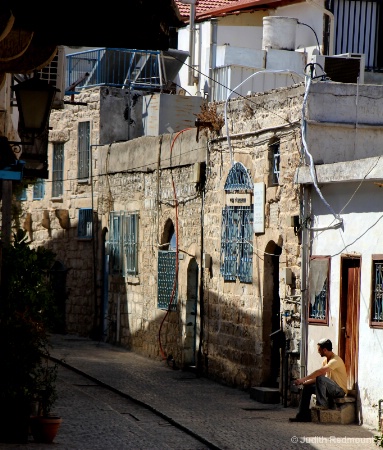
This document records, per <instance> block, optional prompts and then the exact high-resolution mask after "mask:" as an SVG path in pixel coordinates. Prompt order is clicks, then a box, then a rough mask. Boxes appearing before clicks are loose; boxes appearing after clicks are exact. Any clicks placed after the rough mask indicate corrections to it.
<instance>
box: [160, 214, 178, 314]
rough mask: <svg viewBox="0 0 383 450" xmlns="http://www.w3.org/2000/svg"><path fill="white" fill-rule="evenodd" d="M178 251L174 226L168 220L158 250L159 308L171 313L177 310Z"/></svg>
mask: <svg viewBox="0 0 383 450" xmlns="http://www.w3.org/2000/svg"><path fill="white" fill-rule="evenodd" d="M176 250H177V249H176V233H175V228H174V224H173V222H172V221H171V220H170V219H168V220H167V221H166V223H165V226H164V232H163V234H162V237H161V247H160V249H159V250H158V268H157V276H158V281H157V307H158V308H160V309H170V310H171V311H175V310H176V307H177V296H178V292H177V291H178V289H177V285H174V283H176V282H177V280H176ZM174 288H175V290H174ZM173 290H174V292H173Z"/></svg>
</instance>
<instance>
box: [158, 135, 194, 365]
mask: <svg viewBox="0 0 383 450" xmlns="http://www.w3.org/2000/svg"><path fill="white" fill-rule="evenodd" d="M190 129H191V128H184V129H183V130H181V131H179V132H178V133H177V134H176V135H175V137H174V139H173V140H172V143H171V146H170V159H171V158H172V153H173V147H174V143H175V142H176V140H177V139H178V137H179V136H180V135H181V134H182V133H184V132H185V131H187V130H190ZM172 187H173V195H174V207H175V227H174V231H175V235H176V267H175V272H174V281H173V289H172V292H171V295H170V299H169V305H168V308H167V310H166V314H165V315H164V317H163V319H162V321H161V324H160V328H159V330H158V344H159V347H160V352H161V356H162V358H163V359H167V357H166V354H165V351H164V349H163V347H162V342H161V330H162V326H163V324H164V322H165V319H166V317H167V316H168V314H169V312H170V308H171V305H172V303H173V300H174V296H175V293H176V289H177V285H178V263H179V261H178V200H177V191H176V187H175V183H174V178H173V174H172Z"/></svg>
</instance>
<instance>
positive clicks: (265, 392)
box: [250, 386, 281, 403]
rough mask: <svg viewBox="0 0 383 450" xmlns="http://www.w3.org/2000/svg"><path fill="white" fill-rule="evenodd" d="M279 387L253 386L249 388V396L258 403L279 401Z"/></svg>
mask: <svg viewBox="0 0 383 450" xmlns="http://www.w3.org/2000/svg"><path fill="white" fill-rule="evenodd" d="M280 397H281V395H280V392H279V388H270V387H261V386H255V387H252V388H250V398H252V399H253V400H256V401H257V402H260V403H280V401H281V398H280Z"/></svg>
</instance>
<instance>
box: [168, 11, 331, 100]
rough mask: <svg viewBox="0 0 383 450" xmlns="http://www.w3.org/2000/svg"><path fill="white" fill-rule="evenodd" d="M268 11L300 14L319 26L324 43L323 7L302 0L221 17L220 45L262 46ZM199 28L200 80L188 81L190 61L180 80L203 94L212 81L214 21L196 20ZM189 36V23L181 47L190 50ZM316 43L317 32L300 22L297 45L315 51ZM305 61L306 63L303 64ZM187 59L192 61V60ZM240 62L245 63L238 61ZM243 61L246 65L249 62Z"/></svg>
mask: <svg viewBox="0 0 383 450" xmlns="http://www.w3.org/2000/svg"><path fill="white" fill-rule="evenodd" d="M267 15H273V16H285V17H293V18H297V19H298V20H299V22H301V23H305V24H307V25H309V26H310V27H312V28H313V29H314V30H315V33H316V34H317V37H318V39H319V42H320V44H322V37H323V36H322V34H323V32H322V30H323V13H322V12H321V10H320V9H319V8H316V7H314V6H312V5H310V4H309V3H308V2H302V3H299V4H298V5H292V6H286V7H283V8H277V9H270V10H269V12H267V11H260V12H257V13H253V14H248V13H243V14H239V15H237V16H227V17H223V18H222V17H220V18H219V19H218V25H217V27H218V30H217V46H223V45H229V46H230V47H237V48H239V49H241V52H243V51H245V49H252V50H261V49H262V42H263V17H264V16H267ZM195 28H196V37H195V62H196V63H198V64H199V68H198V70H199V72H200V73H199V76H198V83H197V84H194V85H193V86H190V85H189V84H188V67H187V66H186V65H185V66H184V67H183V68H182V69H181V70H180V72H179V77H178V78H177V81H176V82H177V84H179V85H181V86H182V88H184V89H185V90H186V91H187V93H188V95H203V94H204V91H206V92H207V88H208V86H209V85H210V81H209V67H210V41H211V26H210V21H205V22H202V23H196V24H195ZM189 36H190V32H189V26H187V27H185V28H182V29H180V30H179V32H178V49H179V50H185V51H188V50H189ZM316 46H317V40H316V38H315V34H314V32H313V31H312V30H311V29H310V28H309V27H307V26H304V25H298V26H297V30H296V48H297V49H300V51H302V49H306V48H309V47H310V52H312V49H313V47H316ZM250 57H251V56H250ZM243 59H244V61H246V59H247V58H245V57H244V58H243ZM283 60H285V61H286V63H284V64H283V65H284V66H286V67H284V68H285V69H291V68H294V70H295V69H296V68H297V64H296V62H294V64H293V67H289V61H291V60H292V58H287V59H286V58H285V57H283ZM294 61H295V60H294ZM305 62H306V61H304V63H303V67H304V65H305ZM187 63H188V64H189V61H187ZM237 65H241V64H238V63H237ZM242 65H243V66H246V63H243V64H242ZM253 67H254V65H253ZM270 68H272V69H274V67H268V69H270ZM275 69H280V67H275ZM279 84H280V85H281V86H286V85H289V84H286V82H283V83H279ZM231 87H233V86H231ZM275 87H277V86H275Z"/></svg>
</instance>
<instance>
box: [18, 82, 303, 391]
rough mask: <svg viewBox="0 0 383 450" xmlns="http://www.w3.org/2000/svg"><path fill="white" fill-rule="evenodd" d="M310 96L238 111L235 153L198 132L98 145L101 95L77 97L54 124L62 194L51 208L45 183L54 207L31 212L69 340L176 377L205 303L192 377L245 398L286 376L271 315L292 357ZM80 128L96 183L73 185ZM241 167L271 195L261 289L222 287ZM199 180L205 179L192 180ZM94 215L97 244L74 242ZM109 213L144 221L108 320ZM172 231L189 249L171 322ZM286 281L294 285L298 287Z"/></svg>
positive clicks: (252, 102)
mask: <svg viewBox="0 0 383 450" xmlns="http://www.w3.org/2000/svg"><path fill="white" fill-rule="evenodd" d="M303 93H304V88H303V86H295V87H290V88H283V89H280V90H276V91H272V92H270V93H267V94H258V95H253V96H251V97H248V98H246V99H243V98H242V99H237V100H233V101H231V102H230V104H229V107H228V117H227V123H228V126H229V130H230V137H231V149H229V147H228V140H227V137H226V136H225V134H226V129H225V126H224V127H223V129H222V130H221V133H220V134H219V135H216V134H213V133H211V134H209V135H208V136H206V135H205V134H204V133H203V132H200V133H199V140H198V141H197V140H196V137H197V131H196V129H190V130H183V132H181V133H177V134H173V135H163V136H148V137H142V138H138V139H133V140H130V141H127V142H119V143H113V142H111V143H110V144H108V145H102V146H99V145H98V136H99V126H100V122H99V108H100V104H99V102H100V101H102V98H101V100H100V92H99V90H98V89H90V90H89V91H84V93H82V94H81V95H80V96H78V97H76V101H77V102H81V103H86V106H84V105H66V107H65V110H64V111H54V112H53V113H52V117H51V122H50V126H51V128H52V130H51V132H50V148H49V151H50V153H49V155H50V156H49V158H50V159H49V161H50V162H51V161H52V144H53V143H54V142H62V143H64V144H65V171H64V172H65V175H64V178H65V183H64V184H65V187H64V195H63V197H62V198H61V199H52V198H51V194H50V184H51V183H50V181H49V182H47V183H46V186H47V189H46V196H45V198H44V199H43V200H41V201H31V199H30V198H29V201H28V202H26V203H25V204H24V211H25V213H27V212H30V213H31V214H32V227H31V236H32V238H33V245H45V246H48V247H51V248H52V249H53V250H54V251H56V253H57V255H58V256H57V257H58V259H60V260H61V261H62V262H63V264H64V265H65V267H66V268H67V269H68V277H67V289H68V299H67V303H66V319H67V321H66V323H67V331H68V332H70V333H76V334H80V335H89V334H92V333H95V332H96V331H97V330H98V331H100V327H102V325H103V324H104V325H105V327H104V330H103V332H104V339H105V340H107V341H109V342H111V343H115V344H118V345H122V346H124V347H126V348H129V349H131V350H134V351H136V352H139V353H141V354H143V355H145V356H148V357H154V358H168V357H169V358H171V359H172V361H174V363H175V364H176V365H178V366H182V365H185V364H192V362H191V361H192V360H193V358H191V356H190V355H191V350H190V336H189V335H190V329H188V323H189V321H190V316H188V314H189V313H190V311H189V309H190V299H191V298H193V295H197V297H198V305H197V308H196V311H195V318H196V319H195V320H196V327H195V334H196V337H195V356H196V358H195V361H194V364H198V367H199V369H200V370H201V371H202V372H203V373H205V374H206V375H208V376H209V377H211V378H214V379H217V380H219V381H222V382H224V383H228V384H231V385H235V386H240V387H243V388H247V387H249V386H252V385H260V384H266V383H267V382H268V380H269V379H270V373H271V367H272V365H273V364H274V366H275V364H276V363H275V360H276V359H277V360H278V371H279V372H278V373H279V374H280V373H281V368H282V363H283V361H281V358H282V357H283V356H284V344H283V346H282V347H281V348H279V346H280V342H278V343H274V350H273V349H272V345H271V338H270V334H271V332H272V331H274V328H273V326H272V319H273V315H275V314H276V315H277V316H278V320H279V321H280V325H281V327H282V328H283V330H284V331H285V332H286V336H287V338H288V339H289V340H290V339H291V344H292V345H293V347H294V346H296V340H297V339H299V319H300V310H299V307H298V305H299V300H300V297H299V296H300V288H301V282H300V242H299V233H298V235H296V234H295V232H294V228H293V227H292V219H291V217H292V216H297V215H298V216H299V212H300V211H299V189H298V186H297V185H295V184H294V182H293V180H294V172H295V169H296V167H297V166H298V165H299V163H300V146H301V144H300V119H301V117H300V114H301V105H302V101H303ZM109 106H110V104H109ZM223 112H224V105H223V104H221V105H218V114H220V113H222V114H223ZM81 120H90V121H91V124H92V126H91V130H92V131H91V133H92V137H91V144H92V147H91V148H92V152H91V153H92V171H91V175H92V176H91V177H90V179H89V180H87V181H85V182H84V181H80V180H77V126H78V125H77V123H78V121H81ZM276 142H279V146H280V180H279V184H277V185H275V184H273V183H272V177H271V172H272V167H273V165H272V164H273V157H272V153H271V150H270V149H271V147H270V145H272V144H274V143H276ZM232 160H233V161H234V162H241V163H242V164H243V165H244V166H245V167H246V169H247V171H248V173H249V174H250V176H251V179H252V181H253V182H257V183H258V182H263V183H264V184H265V187H266V198H265V232H264V233H257V234H255V235H254V236H253V241H252V242H251V244H252V246H253V281H252V282H251V283H240V282H239V281H237V282H225V281H224V280H223V278H222V276H221V275H220V262H219V261H220V248H221V242H220V240H221V221H222V208H223V206H224V205H225V191H224V184H225V181H226V177H227V175H228V173H229V170H230V168H231V163H232ZM205 167H206V173H205ZM198 171H200V172H201V173H202V178H196V177H197V175H196V174H197V173H198ZM205 175H206V184H205V183H204V176H205ZM84 207H86V208H93V209H94V211H96V212H97V229H96V230H95V239H94V240H93V241H79V240H77V239H76V231H77V229H76V227H77V220H78V209H79V208H84ZM57 209H64V210H68V211H69V217H70V227H69V228H68V229H63V228H61V226H60V223H59V221H58V219H57V217H56V210H57ZM44 211H48V215H49V218H50V228H49V229H46V228H44V227H43V226H42V224H41V219H42V217H43V216H44V214H46V213H44ZM112 211H127V212H129V211H130V212H132V211H137V212H138V213H139V248H138V274H137V276H134V277H133V276H125V277H123V276H121V275H115V274H112V273H109V275H108V278H107V291H108V299H107V300H108V304H107V308H106V315H105V317H103V312H102V311H101V309H102V305H103V298H102V292H103V270H104V267H103V261H102V250H103V247H104V245H105V243H104V242H103V238H102V236H103V235H105V237H106V240H107V239H108V231H109V214H110V212H112ZM170 222H171V223H172V224H173V225H174V227H175V228H176V229H177V230H178V248H179V285H178V305H177V309H176V311H174V312H167V311H165V310H162V309H159V308H157V290H158V268H157V264H158V263H157V261H158V251H159V250H160V249H161V248H163V247H162V245H163V244H165V243H166V242H168V240H167V239H169V236H168V235H167V232H168V229H169V223H170ZM204 255H210V256H211V261H212V264H211V265H210V266H209V265H207V264H206V263H205V264H204V262H203V259H204ZM286 268H288V269H290V270H291V272H292V282H291V283H290V281H289V284H287V283H286V280H285V277H286V274H287V273H288V272H287V271H286ZM193 290H194V291H193ZM192 291H193V292H192ZM188 302H189V303H188ZM274 322H275V321H274ZM289 342H290V341H289ZM276 347H277V349H276V350H275V348H276ZM199 350H200V352H199ZM293 364H296V363H295V362H294V361H293ZM294 370H295V371H296V370H297V366H293V371H294ZM278 379H279V383H281V382H282V380H281V377H280V376H278Z"/></svg>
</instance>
